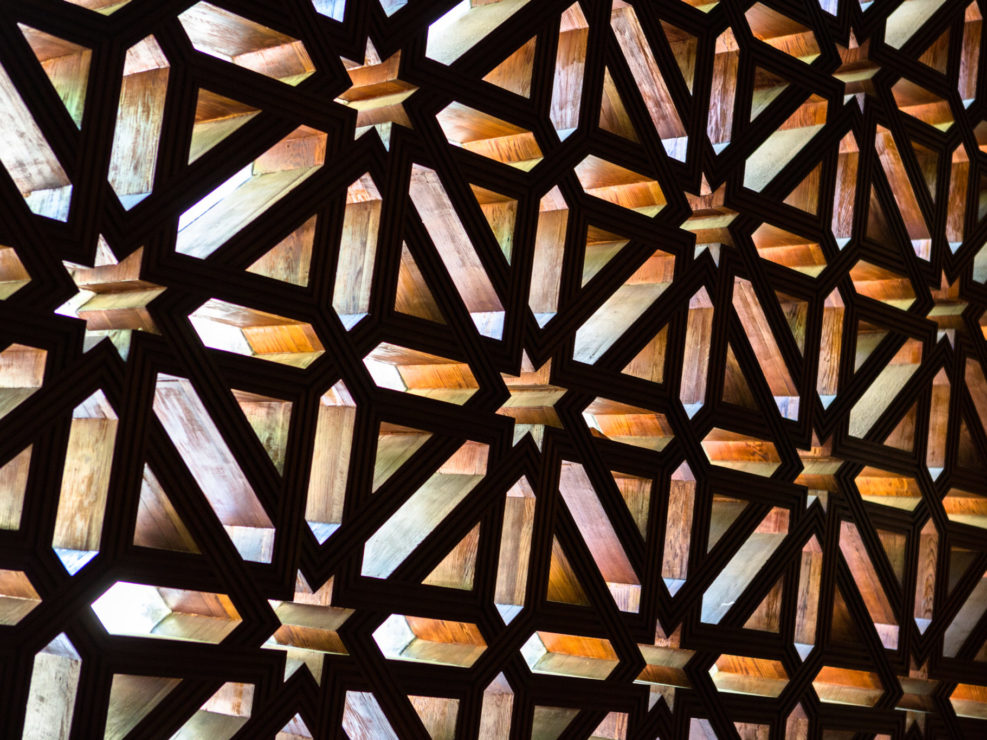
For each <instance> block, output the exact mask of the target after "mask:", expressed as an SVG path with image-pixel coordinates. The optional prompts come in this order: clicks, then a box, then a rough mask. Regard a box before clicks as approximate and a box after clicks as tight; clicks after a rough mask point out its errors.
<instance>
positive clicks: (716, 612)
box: [702, 508, 788, 624]
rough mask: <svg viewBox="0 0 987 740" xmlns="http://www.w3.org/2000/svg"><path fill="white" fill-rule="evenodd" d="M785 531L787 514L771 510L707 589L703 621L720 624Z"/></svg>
mask: <svg viewBox="0 0 987 740" xmlns="http://www.w3.org/2000/svg"><path fill="white" fill-rule="evenodd" d="M787 532H788V511H787V510H785V509H779V508H775V509H772V510H771V512H769V513H768V515H767V516H766V517H765V518H764V519H763V520H762V521H761V523H760V524H759V525H758V527H757V529H756V530H755V531H754V532H753V533H752V534H751V536H750V537H749V538H748V540H747V541H746V542H745V543H744V544H743V545H741V546H740V549H739V550H738V551H737V552H736V554H734V556H733V557H732V558H731V559H730V561H729V562H728V563H727V564H726V566H725V567H724V568H723V570H721V571H720V573H719V575H718V576H717V577H716V578H715V579H714V581H713V582H712V583H711V584H710V586H709V588H708V589H706V593H705V594H703V601H702V620H703V621H704V622H708V623H710V624H719V622H720V620H721V619H723V617H724V616H726V614H727V612H728V611H729V610H730V607H732V606H733V604H734V602H736V600H737V598H738V597H740V596H741V594H743V592H744V591H745V590H746V588H747V586H748V585H749V584H750V582H751V580H752V579H753V578H754V576H755V575H757V573H758V571H759V570H760V569H761V568H762V567H763V566H764V564H765V563H766V562H767V561H768V558H770V557H771V555H772V554H773V553H774V551H775V550H776V549H777V548H778V546H779V545H780V544H781V542H782V540H784V539H785V535H786V534H787Z"/></svg>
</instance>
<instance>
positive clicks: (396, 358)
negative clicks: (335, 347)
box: [363, 342, 479, 405]
mask: <svg viewBox="0 0 987 740" xmlns="http://www.w3.org/2000/svg"><path fill="white" fill-rule="evenodd" d="M363 364H364V365H365V366H366V367H367V370H368V371H369V372H370V375H371V377H372V378H373V379H374V381H375V382H376V383H377V385H378V386H380V387H381V388H390V389H391V390H396V391H401V392H403V393H411V394H413V395H416V396H426V397H428V398H434V399H437V400H440V401H447V402H448V403H454V404H459V405H461V404H463V403H465V402H466V401H467V400H469V398H470V397H471V396H472V395H473V394H474V393H476V391H477V389H478V388H479V385H478V384H477V382H476V378H475V377H474V376H473V372H472V371H471V370H470V367H469V365H467V364H466V363H464V362H456V361H455V360H450V359H447V358H445V357H439V356H438V355H433V354H429V353H428V352H420V351H418V350H414V349H409V348H407V347H401V346H399V345H396V344H391V343H389V342H383V343H381V344H378V345H377V346H376V347H375V348H374V349H373V350H372V351H371V352H370V354H368V355H367V356H366V357H365V358H363Z"/></svg>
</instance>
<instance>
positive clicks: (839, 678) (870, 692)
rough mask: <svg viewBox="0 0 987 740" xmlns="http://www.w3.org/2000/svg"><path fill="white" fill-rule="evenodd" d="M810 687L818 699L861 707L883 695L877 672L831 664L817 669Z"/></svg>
mask: <svg viewBox="0 0 987 740" xmlns="http://www.w3.org/2000/svg"><path fill="white" fill-rule="evenodd" d="M812 688H814V689H815V690H816V694H818V695H819V699H820V701H823V702H827V703H831V704H854V705H856V706H861V707H872V706H874V705H875V704H877V702H878V701H879V700H880V698H881V697H882V696H883V695H884V687H883V686H882V685H881V681H880V679H878V677H877V674H874V673H869V672H867V671H857V670H853V669H850V668H835V667H833V666H823V667H822V668H821V669H819V673H818V674H816V677H815V679H813V681H812Z"/></svg>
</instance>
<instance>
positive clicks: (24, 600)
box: [0, 569, 41, 626]
mask: <svg viewBox="0 0 987 740" xmlns="http://www.w3.org/2000/svg"><path fill="white" fill-rule="evenodd" d="M40 603H41V597H40V596H38V592H37V591H36V590H35V589H34V586H33V585H32V584H31V580H30V579H29V578H28V577H27V574H26V573H24V571H20V570H5V569H0V625H5V626H6V625H15V624H17V623H18V622H20V621H21V620H22V619H23V618H24V617H26V616H27V615H28V614H30V613H31V612H32V611H33V610H34V608H35V607H36V606H38V605H39V604H40Z"/></svg>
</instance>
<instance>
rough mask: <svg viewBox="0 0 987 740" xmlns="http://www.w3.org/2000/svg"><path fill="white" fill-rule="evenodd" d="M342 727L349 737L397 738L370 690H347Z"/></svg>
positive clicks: (385, 739) (386, 739) (390, 739)
mask: <svg viewBox="0 0 987 740" xmlns="http://www.w3.org/2000/svg"><path fill="white" fill-rule="evenodd" d="M343 729H344V730H346V734H347V735H348V736H349V737H351V738H352V737H375V738H380V739H381V740H398V736H397V735H396V734H395V733H394V730H393V729H392V728H391V723H390V722H388V721H387V717H386V716H385V715H384V711H383V710H382V709H381V708H380V704H379V703H378V702H377V699H376V697H375V696H374V695H373V694H371V693H370V692H363V691H347V692H346V700H345V703H344V705H343Z"/></svg>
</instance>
